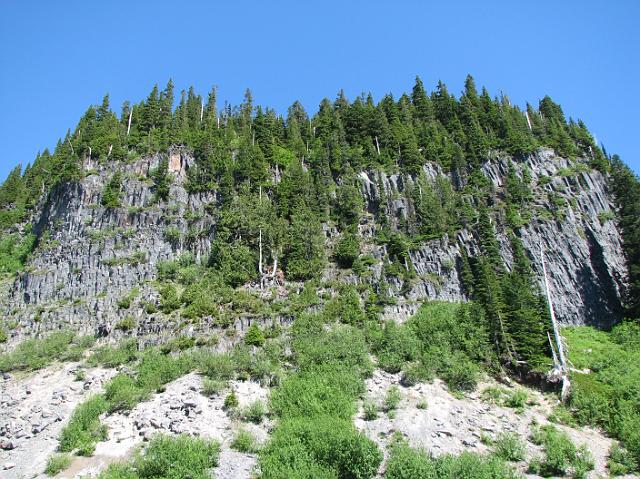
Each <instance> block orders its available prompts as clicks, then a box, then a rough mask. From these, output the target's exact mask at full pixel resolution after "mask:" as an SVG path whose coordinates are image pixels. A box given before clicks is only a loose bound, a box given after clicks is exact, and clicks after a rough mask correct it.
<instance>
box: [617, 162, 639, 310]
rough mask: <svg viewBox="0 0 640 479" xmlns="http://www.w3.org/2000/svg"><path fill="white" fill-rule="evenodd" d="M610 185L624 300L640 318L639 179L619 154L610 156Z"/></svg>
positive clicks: (629, 308) (627, 306) (626, 305)
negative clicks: (623, 268) (622, 262)
mask: <svg viewBox="0 0 640 479" xmlns="http://www.w3.org/2000/svg"><path fill="white" fill-rule="evenodd" d="M610 186H611V189H612V190H613V195H614V198H615V204H616V213H617V217H618V225H619V228H620V230H621V232H622V239H623V252H624V256H625V259H626V263H627V270H628V276H627V288H626V292H625V301H624V305H625V307H626V314H627V315H628V317H630V318H637V319H640V180H639V179H638V177H637V176H636V175H635V174H634V173H633V171H631V169H630V168H629V167H628V166H627V165H625V164H624V163H623V162H622V160H620V157H619V156H618V155H613V157H612V159H611V181H610Z"/></svg>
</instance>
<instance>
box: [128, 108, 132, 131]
mask: <svg viewBox="0 0 640 479" xmlns="http://www.w3.org/2000/svg"><path fill="white" fill-rule="evenodd" d="M132 116H133V107H131V110H130V111H129V124H128V125H127V136H129V132H130V131H131V117H132Z"/></svg>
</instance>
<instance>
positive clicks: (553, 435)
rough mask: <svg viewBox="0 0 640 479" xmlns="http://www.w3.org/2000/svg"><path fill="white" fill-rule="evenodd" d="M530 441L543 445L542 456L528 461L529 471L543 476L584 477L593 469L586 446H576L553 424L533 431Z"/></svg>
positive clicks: (577, 478)
mask: <svg viewBox="0 0 640 479" xmlns="http://www.w3.org/2000/svg"><path fill="white" fill-rule="evenodd" d="M531 441H532V442H533V443H534V444H538V445H540V446H542V447H543V450H544V456H542V457H537V458H534V459H532V460H531V462H530V463H529V471H530V472H532V473H534V474H538V475H541V476H543V477H552V476H565V475H568V474H570V475H571V477H572V478H574V479H584V478H586V477H587V473H588V472H589V471H590V470H592V469H593V467H594V463H593V458H592V457H591V453H590V452H589V450H588V449H587V447H586V446H584V445H583V446H580V447H576V445H575V444H574V443H573V442H571V439H569V436H567V434H566V433H564V432H561V431H559V430H558V429H556V428H555V427H554V426H551V425H549V426H542V427H539V428H538V429H536V430H534V431H533V434H532V436H531Z"/></svg>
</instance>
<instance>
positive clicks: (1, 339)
mask: <svg viewBox="0 0 640 479" xmlns="http://www.w3.org/2000/svg"><path fill="white" fill-rule="evenodd" d="M8 339H9V337H8V336H7V332H6V331H5V330H4V329H3V328H0V344H2V343H6V342H7V340H8Z"/></svg>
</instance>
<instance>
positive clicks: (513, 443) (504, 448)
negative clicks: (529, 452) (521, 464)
mask: <svg viewBox="0 0 640 479" xmlns="http://www.w3.org/2000/svg"><path fill="white" fill-rule="evenodd" d="M494 453H495V455H496V456H498V457H499V458H501V459H504V460H505V461H516V462H517V461H523V460H524V453H525V449H524V444H523V443H522V441H521V440H520V438H519V437H518V435H517V434H515V433H504V434H501V435H500V436H498V438H496V440H495V442H494Z"/></svg>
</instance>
